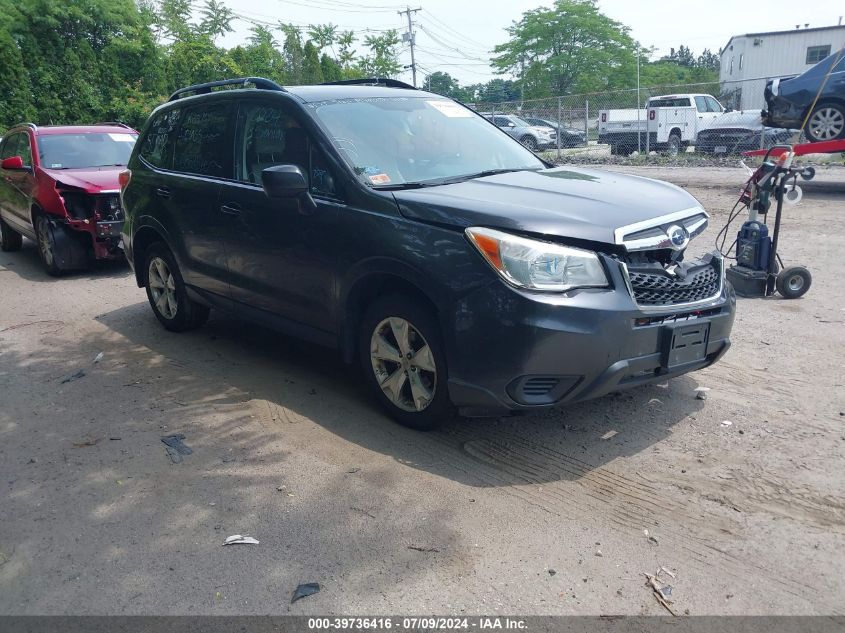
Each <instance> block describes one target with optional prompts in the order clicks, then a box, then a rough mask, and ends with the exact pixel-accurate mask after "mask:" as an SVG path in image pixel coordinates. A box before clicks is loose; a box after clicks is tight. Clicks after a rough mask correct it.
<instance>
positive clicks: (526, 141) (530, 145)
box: [519, 134, 537, 152]
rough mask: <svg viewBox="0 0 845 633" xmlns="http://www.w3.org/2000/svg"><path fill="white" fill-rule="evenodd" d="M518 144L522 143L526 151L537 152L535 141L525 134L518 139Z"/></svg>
mask: <svg viewBox="0 0 845 633" xmlns="http://www.w3.org/2000/svg"><path fill="white" fill-rule="evenodd" d="M519 142H520V143H522V144H523V145H524V146H525V148H526V149H530V150H531V151H532V152H536V151H537V139H535V138H534V137H533V136H529V135H527V134H526V135H525V136H523V137H522V138H521V139H519Z"/></svg>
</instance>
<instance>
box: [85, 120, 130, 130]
mask: <svg viewBox="0 0 845 633" xmlns="http://www.w3.org/2000/svg"><path fill="white" fill-rule="evenodd" d="M94 125H113V126H115V127H125V128H126V129H128V130H130V129H132V128H131V127H130V126H128V125H126V123H121V122H120V121H97V122H96V123H94Z"/></svg>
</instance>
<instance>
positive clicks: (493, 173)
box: [447, 167, 534, 182]
mask: <svg viewBox="0 0 845 633" xmlns="http://www.w3.org/2000/svg"><path fill="white" fill-rule="evenodd" d="M515 171H534V170H533V169H531V168H529V167H516V168H514V167H510V168H502V169H485V170H484V171H479V172H477V173H474V174H465V175H463V176H455V177H454V178H450V179H449V180H448V181H447V182H463V181H465V180H475V179H476V178H486V177H487V176H498V175H499V174H510V173H513V172H515Z"/></svg>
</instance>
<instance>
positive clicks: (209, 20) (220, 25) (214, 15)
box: [199, 0, 235, 40]
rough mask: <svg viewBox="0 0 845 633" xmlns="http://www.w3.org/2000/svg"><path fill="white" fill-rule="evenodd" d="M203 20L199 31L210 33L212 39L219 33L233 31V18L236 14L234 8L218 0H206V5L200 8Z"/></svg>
mask: <svg viewBox="0 0 845 633" xmlns="http://www.w3.org/2000/svg"><path fill="white" fill-rule="evenodd" d="M200 15H201V16H202V21H201V22H200V24H199V32H200V33H202V34H204V35H208V36H209V37H211V39H212V40H213V39H215V38H217V37H218V36H219V35H225V34H226V33H231V32H232V20H233V19H234V18H235V14H234V13H232V10H231V9H230V8H229V7H227V6H226V5H225V4H223V3H222V2H218V0H205V5H203V8H202V9H200Z"/></svg>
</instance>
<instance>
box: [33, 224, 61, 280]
mask: <svg viewBox="0 0 845 633" xmlns="http://www.w3.org/2000/svg"><path fill="white" fill-rule="evenodd" d="M60 230H62V229H61V227H58V226H54V225H53V224H52V223H51V222H50V220H48V219H47V217H46V216H44V215H38V216H36V218H35V237H36V241H37V242H38V256H39V257H40V258H41V263H42V264H43V265H44V270H46V271H47V274H48V275H52V276H53V277H60V276H61V275H62V272H63V271H62V268H61V267H60V266H59V263H58V261H57V258H56V237H55V234H54V233H53V232H54V231H60Z"/></svg>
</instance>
